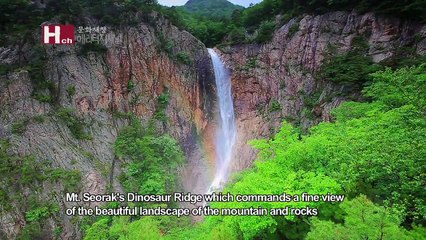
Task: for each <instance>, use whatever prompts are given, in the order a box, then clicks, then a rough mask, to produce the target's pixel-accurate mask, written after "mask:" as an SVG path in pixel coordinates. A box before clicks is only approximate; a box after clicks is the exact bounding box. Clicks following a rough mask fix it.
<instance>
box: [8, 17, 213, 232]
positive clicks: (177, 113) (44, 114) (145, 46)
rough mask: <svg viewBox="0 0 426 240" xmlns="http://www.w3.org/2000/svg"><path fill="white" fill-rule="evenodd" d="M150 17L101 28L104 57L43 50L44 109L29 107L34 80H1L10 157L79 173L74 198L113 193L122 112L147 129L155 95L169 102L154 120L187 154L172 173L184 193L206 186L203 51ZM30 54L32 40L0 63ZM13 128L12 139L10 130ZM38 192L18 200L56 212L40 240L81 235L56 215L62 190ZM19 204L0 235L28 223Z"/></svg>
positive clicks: (207, 87)
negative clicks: (47, 87)
mask: <svg viewBox="0 0 426 240" xmlns="http://www.w3.org/2000/svg"><path fill="white" fill-rule="evenodd" d="M149 17H150V19H151V20H152V21H148V22H142V21H141V20H140V19H142V17H140V18H138V17H137V18H136V19H139V23H138V24H137V25H135V26H133V27H126V28H118V29H108V31H107V33H106V39H107V41H106V43H105V46H106V50H105V51H98V52H92V51H89V52H83V48H84V46H83V45H81V44H76V45H73V46H65V45H43V46H41V50H42V51H43V52H46V56H47V60H46V64H45V68H44V69H43V73H44V74H43V75H44V76H45V77H46V78H47V79H48V80H49V82H50V83H51V85H53V86H52V87H51V89H53V90H52V92H53V94H52V98H53V101H51V102H50V103H46V102H44V101H43V100H42V99H40V98H38V100H36V98H35V97H34V87H35V86H34V81H33V80H34V79H31V74H30V73H29V71H27V69H25V68H20V69H15V70H13V71H11V72H9V73H8V74H6V75H3V76H1V77H0V105H1V108H0V109H1V117H0V137H1V139H7V140H8V141H9V142H10V144H11V148H10V149H9V150H8V151H10V153H11V154H16V155H18V156H26V155H31V156H34V157H35V158H36V159H37V161H42V162H49V163H50V164H51V167H52V168H58V167H60V168H63V169H67V170H78V171H80V172H81V176H82V189H81V192H90V193H105V192H106V190H107V189H110V190H112V191H118V192H120V191H122V189H121V186H120V184H119V182H118V180H117V176H118V175H119V174H120V172H121V168H120V165H121V160H119V159H116V158H115V156H114V152H113V148H112V146H113V143H114V141H115V139H116V137H117V134H118V132H119V130H120V129H121V128H122V127H124V126H126V125H128V124H129V118H128V117H127V116H128V113H133V114H135V115H136V116H137V117H138V118H139V119H140V120H142V121H143V122H146V121H148V119H150V118H152V117H153V116H154V115H155V114H156V112H157V111H158V98H159V97H160V96H162V95H167V96H168V105H167V107H166V109H165V113H166V115H167V117H168V121H157V123H158V124H159V127H160V129H163V131H164V132H168V133H170V134H171V135H172V136H173V137H175V138H176V139H177V140H178V141H179V142H180V144H181V146H182V148H183V149H184V152H185V153H186V156H187V159H188V164H187V166H186V167H184V168H183V169H182V172H181V173H180V174H182V175H183V177H182V178H183V179H186V182H185V188H186V190H188V191H202V189H204V188H206V184H207V183H208V181H205V179H204V177H205V175H204V174H203V173H204V172H205V168H207V166H206V165H205V161H203V154H202V148H201V145H202V143H201V142H200V141H199V139H203V135H204V132H206V129H208V128H209V126H210V125H209V124H210V119H212V109H213V104H214V99H215V96H214V94H213V95H212V96H211V95H210V94H211V93H214V92H215V91H214V76H213V73H212V69H211V60H210V58H209V55H208V53H207V50H206V48H205V47H204V45H203V44H202V43H201V42H200V41H198V40H197V39H195V38H194V37H193V36H192V35H190V34H189V33H188V32H186V31H181V30H179V29H178V28H176V27H175V26H173V25H171V24H170V23H169V22H168V21H166V20H165V19H164V18H162V17H161V16H159V15H156V14H152V15H150V16H149ZM149 22H152V24H150V23H149ZM39 37H40V34H37V35H36V37H35V38H36V42H41V41H40V39H39ZM29 42H32V41H29ZM39 48H40V47H39ZM34 49H35V45H33V44H30V43H26V44H24V45H22V46H10V47H2V48H0V63H1V64H13V63H17V62H19V61H21V60H22V59H25V58H27V59H28V58H31V57H33V54H34V51H33V50H34ZM39 50H40V49H39ZM178 55H180V56H184V61H179V57H176V56H178ZM181 58H183V57H181ZM46 94H48V93H46ZM64 118H65V119H64ZM67 120H68V121H67ZM70 121H74V123H71V124H70V123H69V122H70ZM17 123H19V124H20V125H19V126H20V127H21V128H20V131H19V134H18V133H16V131H14V129H15V130H16V125H17ZM78 125H79V126H78ZM76 127H78V129H80V132H77V133H78V134H80V135H82V136H80V137H76V136H75V135H76V132H75V129H74V131H73V129H72V128H76ZM82 132H83V133H82ZM43 188H44V189H43ZM43 188H42V189H37V190H34V189H24V192H23V193H19V194H20V195H21V196H22V197H23V198H30V197H33V196H36V198H40V199H43V200H45V201H53V202H56V203H58V205H59V206H60V207H61V211H60V212H61V214H59V218H58V219H55V221H53V220H52V219H51V220H50V221H48V224H46V226H44V227H45V228H46V231H45V232H46V236H45V237H46V238H51V237H48V236H51V234H52V233H53V232H54V230H55V229H58V228H60V229H62V231H61V232H60V235H61V237H62V238H63V239H78V238H80V237H81V233H80V232H79V231H78V226H77V225H78V224H77V222H78V221H77V222H76V221H75V218H72V217H68V216H65V215H64V214H62V213H63V209H64V208H65V207H69V206H70V205H71V204H70V203H67V202H64V199H62V195H61V194H63V192H62V191H63V188H62V187H60V183H58V184H56V185H55V184H52V185H49V186H48V185H45V184H44V185H43ZM55 192H56V193H55ZM20 205H21V204H20V203H19V202H14V203H13V208H12V210H10V211H9V212H7V213H4V214H2V218H1V219H0V230H1V231H0V232H3V236H5V237H6V238H13V237H14V236H16V235H17V234H18V232H19V231H20V230H21V229H22V227H23V226H25V225H26V224H27V223H26V220H25V211H26V209H23V208H22V206H20ZM0 236H1V234H0Z"/></svg>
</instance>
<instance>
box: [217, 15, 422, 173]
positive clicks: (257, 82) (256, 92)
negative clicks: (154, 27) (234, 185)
mask: <svg viewBox="0 0 426 240" xmlns="http://www.w3.org/2000/svg"><path fill="white" fill-rule="evenodd" d="M357 36H363V37H365V38H366V40H367V42H368V47H369V50H368V52H369V54H370V55H371V57H372V59H373V61H374V62H381V61H384V60H387V59H389V58H391V57H392V56H393V55H394V54H395V52H396V50H397V49H400V48H402V47H410V48H414V50H415V52H417V54H420V55H422V54H424V53H425V51H426V46H425V42H426V38H425V37H426V26H424V25H420V24H417V23H413V22H406V21H401V20H399V19H391V18H385V17H382V16H377V15H375V14H373V13H367V14H363V15H359V14H357V13H356V12H333V13H328V14H324V15H319V16H311V15H305V16H303V17H302V18H301V19H292V20H290V21H289V22H288V23H286V24H284V25H282V26H281V27H280V28H279V29H277V30H276V31H275V33H274V36H273V39H272V41H271V42H269V43H267V44H264V45H256V44H249V45H239V46H232V47H224V48H221V49H220V51H221V52H222V54H221V55H222V57H223V58H224V59H225V61H226V63H227V64H228V65H229V67H230V68H231V69H232V71H233V73H232V84H233V86H232V88H233V98H234V104H235V111H236V115H237V125H238V137H237V141H238V142H237V144H236V148H235V151H234V152H235V156H234V158H235V161H234V163H235V165H234V169H235V170H240V169H244V168H246V167H247V166H250V165H251V162H252V161H253V159H254V158H255V156H256V154H255V151H254V150H253V149H252V148H251V147H249V146H248V145H247V144H246V143H247V141H249V140H251V139H256V138H268V137H270V136H271V135H272V134H274V133H275V132H276V131H278V129H279V128H280V126H281V122H282V121H283V120H287V121H290V122H296V123H300V124H301V125H302V126H305V127H307V126H312V125H314V124H317V123H318V122H320V121H330V120H332V118H331V115H330V111H331V110H332V109H333V108H335V107H337V106H338V105H340V103H341V102H342V101H345V99H347V98H348V97H349V98H352V99H358V98H359V97H360V95H359V89H354V86H350V85H340V84H335V83H332V82H329V81H325V80H323V79H320V78H318V77H317V76H316V75H315V73H316V72H317V71H318V70H319V69H320V67H321V64H322V63H323V62H324V59H325V57H326V56H327V51H328V46H329V45H330V44H331V45H334V46H335V47H336V48H337V51H338V53H344V52H346V51H348V50H350V49H351V46H352V44H353V40H354V39H355V38H356V37H357ZM308 100H314V106H313V107H312V106H310V107H308V106H307V105H306V102H307V101H308ZM274 106H275V108H274Z"/></svg>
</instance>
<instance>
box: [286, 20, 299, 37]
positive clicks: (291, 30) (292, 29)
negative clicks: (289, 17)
mask: <svg viewBox="0 0 426 240" xmlns="http://www.w3.org/2000/svg"><path fill="white" fill-rule="evenodd" d="M297 31H299V23H295V24H293V25H291V27H290V28H289V29H288V37H289V38H291V37H293V36H294V34H296V32H297Z"/></svg>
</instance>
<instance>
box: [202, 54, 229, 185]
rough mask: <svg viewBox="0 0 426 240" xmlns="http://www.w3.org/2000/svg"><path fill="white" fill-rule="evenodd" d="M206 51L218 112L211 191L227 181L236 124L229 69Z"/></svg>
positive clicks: (215, 56)
mask: <svg viewBox="0 0 426 240" xmlns="http://www.w3.org/2000/svg"><path fill="white" fill-rule="evenodd" d="M208 51H209V54H210V57H211V59H212V62H213V68H214V75H215V81H216V88H217V97H218V100H219V113H220V119H219V122H218V127H217V131H216V158H217V159H216V173H215V176H214V179H213V182H212V183H211V185H210V187H209V189H208V191H207V192H208V193H211V192H214V191H215V190H221V189H222V187H223V185H224V184H225V183H226V181H227V178H228V174H229V166H230V163H231V157H232V148H233V146H234V144H235V138H236V126H235V117H234V106H233V102H232V93H231V77H230V72H229V69H227V68H226V66H225V64H224V63H223V62H222V60H221V59H220V57H219V56H218V55H217V53H216V52H215V51H214V50H213V49H208Z"/></svg>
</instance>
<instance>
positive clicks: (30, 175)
mask: <svg viewBox="0 0 426 240" xmlns="http://www.w3.org/2000/svg"><path fill="white" fill-rule="evenodd" d="M0 175H1V178H0V213H1V214H0V216H2V217H4V216H5V215H3V213H10V212H21V213H23V214H24V216H25V221H26V222H27V224H26V225H25V227H24V228H23V229H22V230H21V232H20V234H19V236H18V239H37V238H44V237H45V236H43V231H42V229H43V228H44V227H46V226H47V225H48V222H47V219H48V218H50V219H54V220H55V221H57V222H60V217H59V204H60V202H59V201H57V199H58V197H59V196H62V195H63V194H64V192H72V191H78V190H79V189H80V188H81V183H80V179H81V174H80V172H79V171H77V170H74V171H67V170H64V169H61V168H52V167H50V164H49V161H47V160H43V161H40V160H37V159H35V158H34V157H33V156H18V155H16V154H13V153H12V151H11V144H10V143H9V142H8V141H6V140H1V141H0ZM58 183H59V185H57V184H58ZM53 184H56V185H55V186H56V188H57V187H58V186H59V187H60V188H59V189H56V191H53V192H48V191H45V189H51V188H52V186H53ZM47 192H48V193H49V194H48V195H47V196H48V199H46V196H44V195H43V193H45V194H47ZM16 203H19V204H16ZM59 230H60V229H58V231H59Z"/></svg>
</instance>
